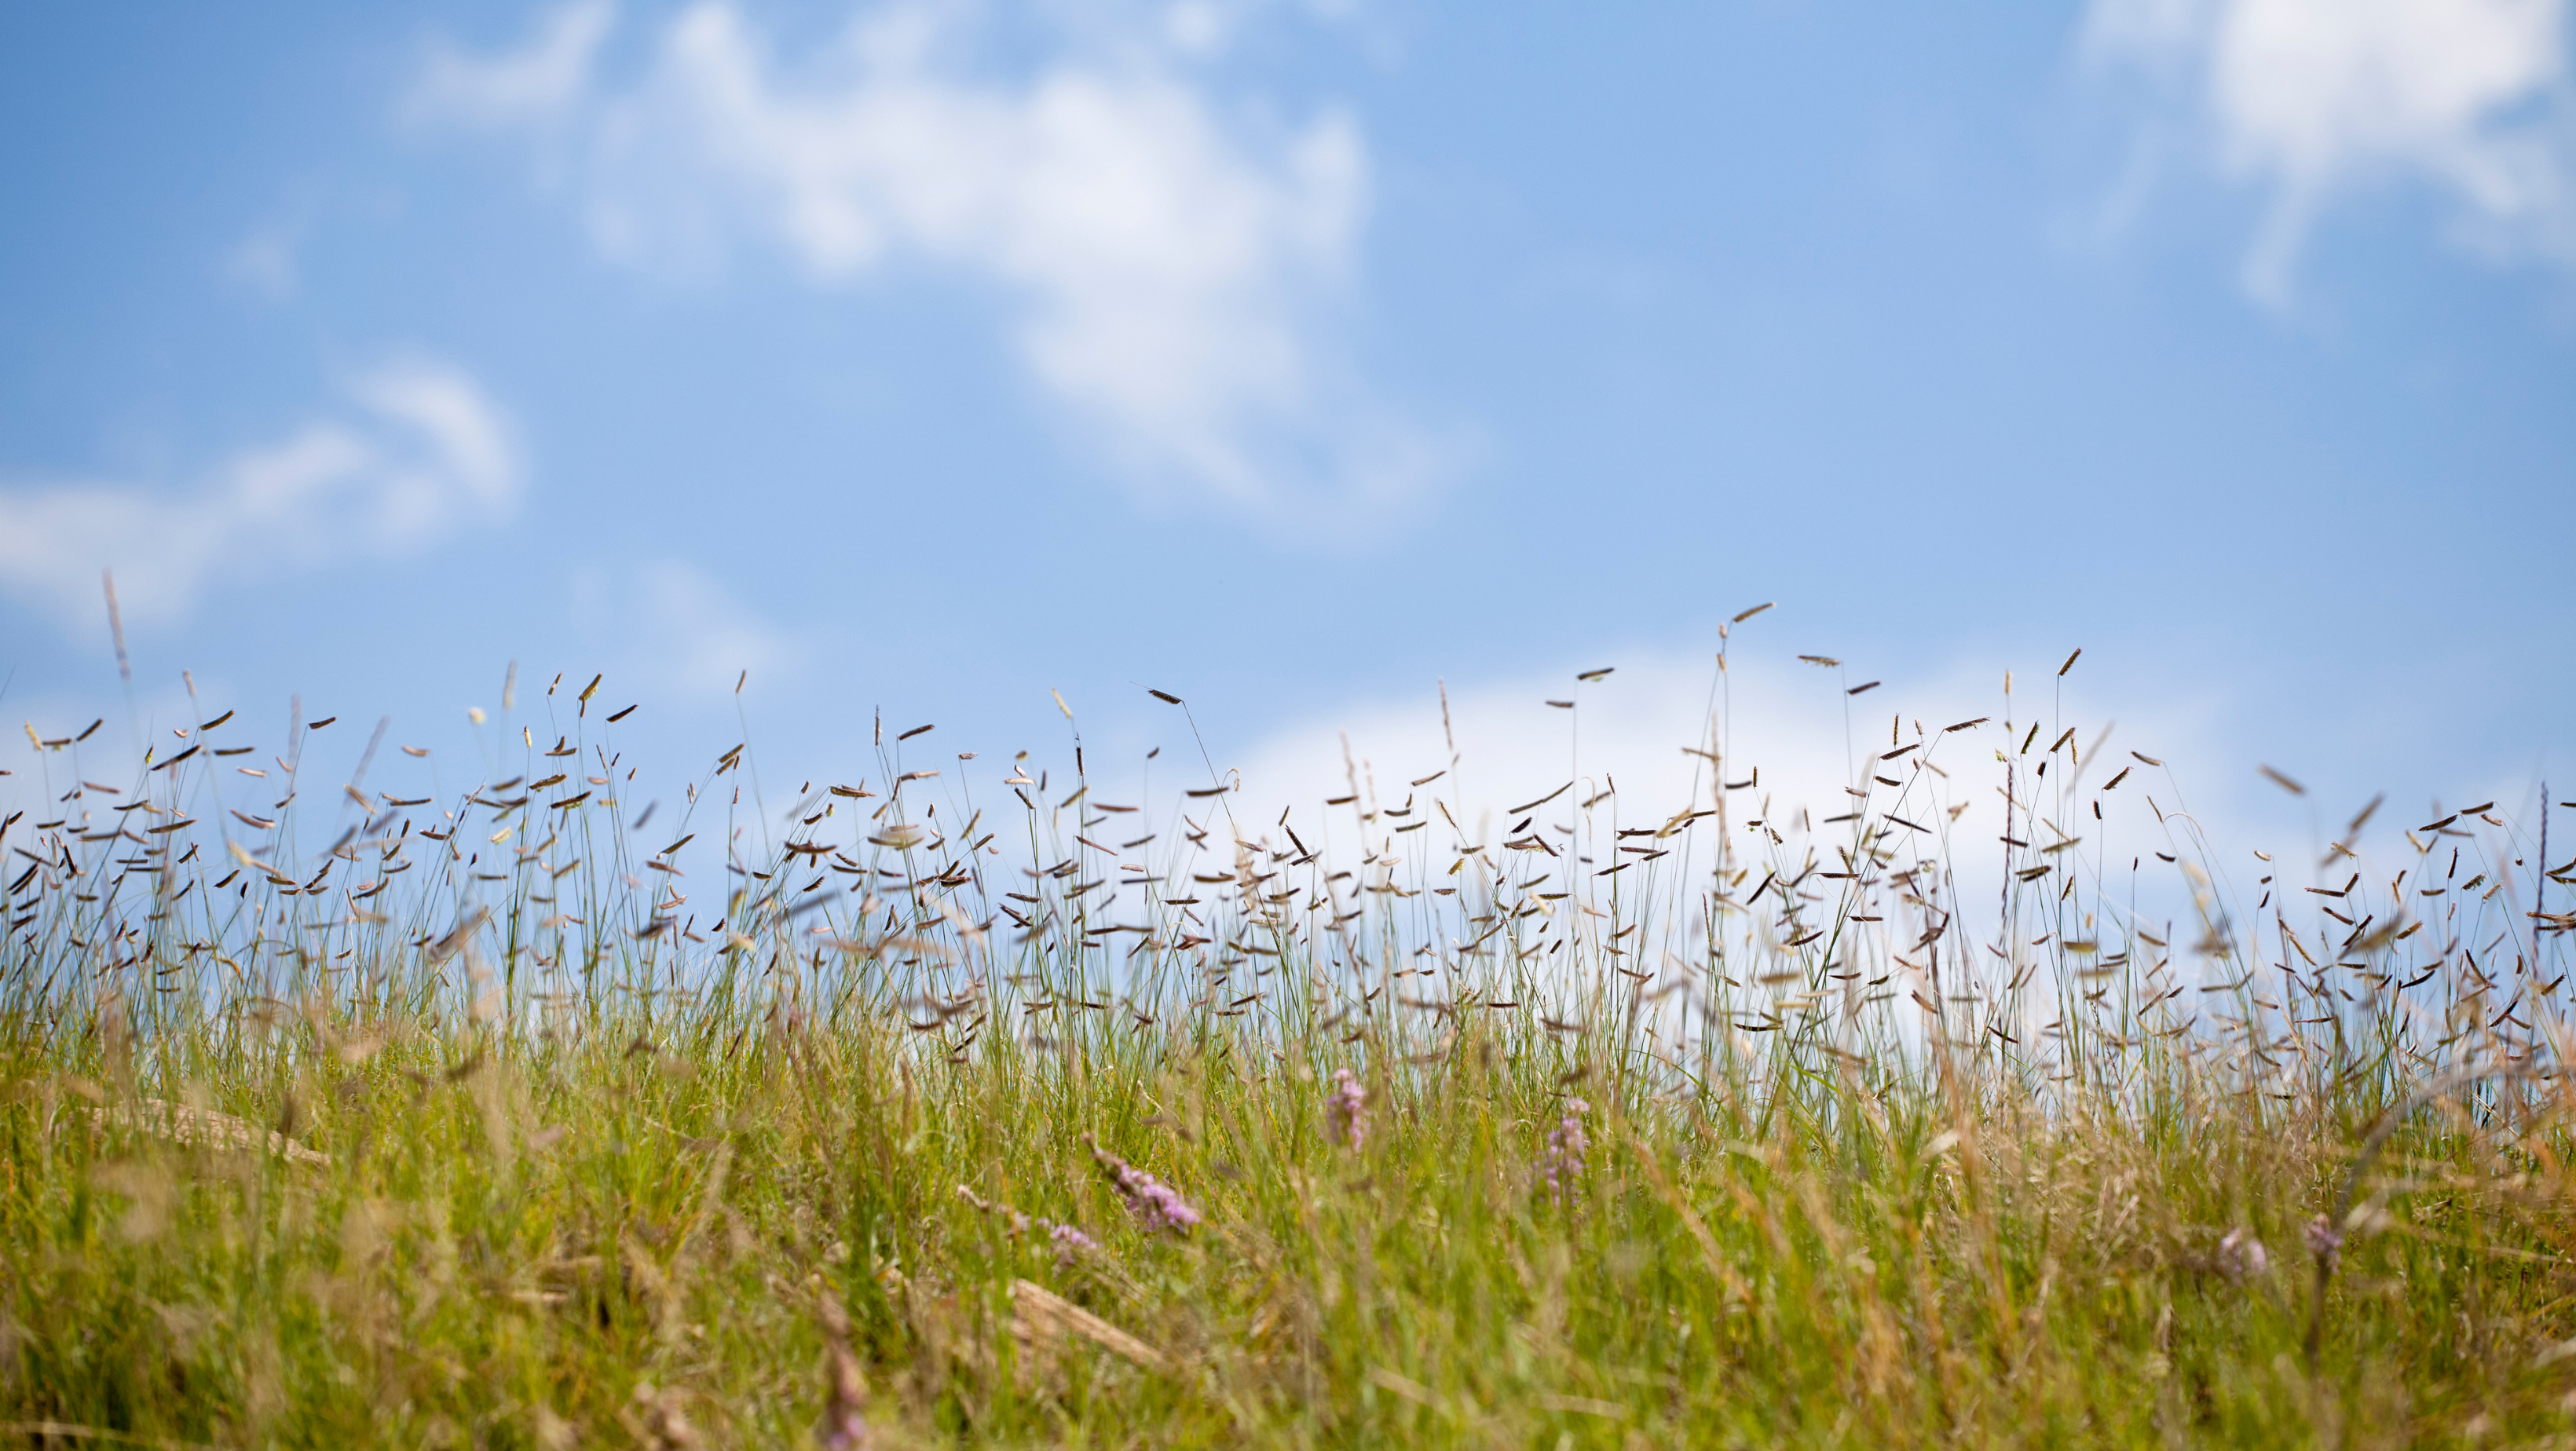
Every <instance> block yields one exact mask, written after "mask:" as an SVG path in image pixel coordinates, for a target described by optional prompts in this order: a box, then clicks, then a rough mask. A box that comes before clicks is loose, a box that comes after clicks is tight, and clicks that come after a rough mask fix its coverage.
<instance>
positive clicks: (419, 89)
mask: <svg viewBox="0 0 2576 1451" xmlns="http://www.w3.org/2000/svg"><path fill="white" fill-rule="evenodd" d="M616 19H617V10H616V7H615V6H614V5H612V4H611V3H609V0H573V3H571V4H568V5H565V6H563V7H562V8H561V9H558V10H556V11H555V12H554V13H553V14H552V15H550V16H548V17H547V18H546V20H545V22H544V23H543V24H542V25H540V26H539V27H538V28H537V31H536V33H535V34H534V35H532V36H530V37H529V39H528V43H527V44H526V46H524V47H523V48H521V49H519V50H517V51H513V52H511V53H510V54H508V55H502V56H488V57H486V56H469V55H466V54H464V53H463V52H461V51H459V50H457V49H456V48H455V47H453V46H451V45H448V44H447V43H445V42H443V41H441V42H437V43H434V44H433V46H432V47H431V50H430V54H429V60H428V63H427V64H426V65H424V66H423V67H422V69H421V74H420V79H419V80H418V81H417V82H416V83H415V84H414V85H413V87H412V92H411V96H410V99H409V101H408V103H407V106H406V109H407V111H408V112H409V114H410V116H411V118H412V119H413V120H415V121H425V122H436V123H441V124H448V125H461V126H474V127H483V128H502V127H510V126H526V125H531V124H539V123H544V122H548V121H553V120H556V119H558V118H560V117H562V116H563V115H564V114H565V113H566V112H568V111H569V110H571V109H572V107H573V106H574V105H575V104H576V103H578V102H579V101H581V100H582V99H583V97H584V94H585V93H586V92H587V90H588V88H589V84H590V72H591V64H592V61H593V60H594V58H595V57H596V56H597V54H598V52H599V46H600V42H602V41H604V40H606V39H607V38H608V32H609V29H610V27H611V26H612V25H613V24H614V23H615V22H616Z"/></svg>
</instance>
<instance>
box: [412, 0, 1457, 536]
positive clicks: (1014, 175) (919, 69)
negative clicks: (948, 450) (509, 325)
mask: <svg viewBox="0 0 2576 1451" xmlns="http://www.w3.org/2000/svg"><path fill="white" fill-rule="evenodd" d="M605 13H606V12H604V11H602V10H600V9H599V8H597V7H595V6H587V5H585V6H576V7H573V8H571V9H567V10H564V11H559V12H557V13H556V14H555V15H554V17H553V18H551V19H549V20H547V21H545V22H544V23H542V24H541V25H540V26H539V28H538V30H537V33H536V34H535V35H534V36H533V38H531V40H530V41H529V42H528V43H527V45H526V46H525V47H524V48H522V49H520V50H518V51H511V52H504V53H501V54H497V55H493V56H489V57H485V58H480V59H475V58H469V57H465V56H462V55H460V54H457V53H455V52H452V51H441V52H440V53H439V55H438V56H437V57H435V58H434V60H433V63H432V64H431V66H430V67H429V69H428V70H427V72H426V73H425V74H424V76H423V78H422V80H421V82H420V84H419V86H418V87H417V88H416V90H415V91H414V93H413V95H412V96H411V98H410V100H409V102H408V103H407V109H408V111H409V112H410V113H411V114H412V115H413V116H414V117H415V118H418V119H421V120H423V121H430V122H436V121H441V120H446V121H453V122H454V123H456V124H459V125H464V126H490V125H493V124H496V122H506V123H509V124H516V125H519V126H522V127H524V128H525V129H528V130H530V131H531V132H536V133H541V134H544V133H551V134H557V135H563V134H569V135H571V136H573V137H575V138H576V139H575V140H574V141H573V142H572V149H573V152H574V153H575V154H576V155H577V157H578V159H577V160H576V161H574V162H573V163H572V166H573V168H574V171H575V175H576V181H575V185H576V188H577V190H578V191H579V193H580V194H581V195H582V197H583V199H584V207H585V212H586V217H587V221H588V224H589V226H590V229H591V232H592V235H593V237H594V239H595V240H596V242H597V244H598V246H599V247H600V249H601V251H602V252H603V253H604V254H606V255H607V256H609V257H612V258H615V259H617V260H619V261H620V262H622V263H625V264H628V265H631V266H634V267H636V268H638V269H641V270H646V271H654V272H663V273H688V272H693V271H703V270H705V269H706V268H708V267H710V266H711V265H713V264H714V263H715V262H716V261H717V260H718V259H720V258H721V257H722V256H723V255H724V254H725V253H726V252H727V251H728V250H729V249H730V247H731V246H732V245H733V244H735V243H736V242H737V241H738V240H740V239H744V238H749V239H754V240H756V241H758V242H759V243H761V244H763V245H767V246H772V247H775V248H778V249H780V250H781V251H783V252H784V253H785V255H786V256H787V257H788V258H790V259H791V260H792V262H793V263H794V264H795V265H796V266H797V267H799V268H800V269H801V270H802V272H803V273H804V274H805V276H806V277H808V278H809V279H810V280H811V281H812V282H813V283H814V284H816V285H817V286H822V287H832V286H837V285H843V284H847V283H849V282H851V281H853V280H854V279H858V278H861V277H863V276H868V275H871V274H875V273H879V272H881V271H883V270H884V269H886V268H888V267H889V266H891V265H894V264H897V263H900V262H906V261H910V262H917V263H926V264H929V265H930V266H931V267H932V268H934V269H937V270H945V271H947V272H949V273H951V274H953V275H956V276H958V277H960V278H963V279H965V280H968V281H973V282H981V283H988V284H999V285H1000V286H1001V288H1002V289H1003V290H1004V292H1005V293H1006V294H1007V295H1008V296H1010V297H1011V298H1012V299H1014V311H1015V316H1014V318H1013V321H1012V323H1011V340H1012V343H1013V345H1014V347H1015V348H1016V350H1017V352H1018V354H1019V357H1020V359H1021V361H1022V362H1023V364H1024V365H1025V367H1026V368H1027V369H1028V371H1029V373H1030V375H1031V376H1032V377H1033V378H1034V379H1035V380H1036V382H1037V383H1038V384H1039V385H1040V387H1041V388H1042V390H1043V391H1044V393H1045V394H1046V395H1047V396H1048V397H1050V398H1051V399H1052V400H1054V401H1055V402H1056V403H1057V404H1058V405H1060V406H1061V407H1062V408H1063V409H1064V411H1065V413H1066V415H1067V416H1068V417H1069V418H1070V419H1071V420H1072V421H1073V422H1074V423H1075V424H1076V425H1077V426H1078V427H1079V428H1080V429H1081V430H1082V431H1083V432H1085V433H1086V434H1087V435H1088V436H1089V437H1090V438H1091V439H1092V440H1094V441H1095V442H1096V443H1098V444H1099V445H1100V446H1101V447H1103V448H1104V449H1105V450H1106V451H1107V452H1108V453H1109V454H1110V455H1111V456H1112V457H1113V458H1114V460H1115V461H1116V462H1117V463H1118V465H1120V466H1121V468H1122V469H1123V471H1124V472H1126V473H1127V474H1128V475H1129V476H1130V477H1132V478H1134V479H1136V480H1138V481H1140V482H1145V483H1148V484H1162V485H1178V486H1181V487H1183V488H1185V489H1188V490H1190V491H1193V492H1199V493H1206V494H1213V495H1216V496H1219V497H1222V498H1225V499H1228V500H1232V501H1234V502H1235V503H1237V504H1240V505H1246V506H1251V507H1254V508H1258V509H1266V510H1271V511H1274V512H1277V513H1281V514H1287V513H1290V512H1293V511H1292V510H1290V508H1289V507H1288V506H1291V505H1297V504H1311V503H1313V502H1316V501H1317V500H1319V499H1325V498H1329V499H1332V500H1335V501H1338V502H1345V503H1351V502H1359V503H1366V502H1385V501H1388V500H1392V499H1400V498H1402V497H1404V496H1406V495H1409V494H1411V493H1414V492H1415V491H1417V490H1419V489H1420V488H1421V487H1422V486H1423V485H1425V484H1426V483H1427V482H1429V481H1430V480H1431V479H1433V478H1434V477H1435V476H1437V475H1438V474H1439V473H1440V472H1442V470H1443V469H1444V467H1446V466H1447V464H1448V462H1449V451H1448V450H1447V449H1446V448H1445V447H1444V446H1443V445H1442V443H1441V442H1440V441H1439V440H1438V439H1436V438H1435V437H1433V436H1432V435H1431V434H1430V433H1428V432H1426V431H1425V430H1423V429H1422V428H1420V427H1418V426H1416V425H1414V424H1413V423H1411V422H1410V421H1408V420H1407V419H1405V418H1403V417H1401V416H1399V415H1397V414H1396V413H1394V412H1392V411H1390V410H1389V409H1387V408H1385V407H1384V406H1382V405H1380V404H1378V403H1376V402H1375V401H1373V399H1372V398H1371V397H1370V395H1369V393H1368V391H1367V390H1366V389H1365V388H1364V387H1362V386H1361V385H1360V383H1359V381H1358V380H1357V379H1356V378H1355V377H1354V376H1353V375H1352V371H1351V369H1350V368H1349V366H1348V364H1347V362H1346V361H1345V360H1344V358H1343V357H1342V356H1341V352H1340V350H1339V349H1338V348H1336V347H1335V346H1334V345H1333V341H1332V338H1331V336H1330V334H1331V332H1332V328H1331V318H1332V314H1333V312H1334V309H1335V306H1336V304H1337V303H1338V302H1339V301H1340V299H1341V298H1342V295H1343V292H1344V285H1345V284H1346V282H1347V281H1348V278H1349V276H1350V273H1351V271H1352V269H1353V266H1354V262H1355V257H1356V252H1357V248H1358V244H1359V240H1360V236H1361V233H1362V231H1363V228H1364V224H1365V220H1366V217H1367V212H1368V197H1369V165H1368V154H1367V147H1366V144H1365V142H1364V141H1363V139H1362V136H1361V133H1360V128H1359V126H1358V124H1357V123H1356V122H1355V121H1354V120H1353V119H1352V118H1351V117H1350V116H1349V115H1348V114H1346V113H1344V112H1341V111H1338V110H1333V109H1329V108H1328V109H1325V110H1322V111H1321V112H1319V113H1317V114H1315V115H1314V116H1313V117H1312V118H1311V119H1309V120H1308V121H1306V122H1305V123H1304V124H1303V125H1301V126H1298V127H1294V128H1290V129H1286V130H1272V129H1265V128H1263V127H1260V126H1257V125H1254V124H1252V123H1250V122H1247V121H1242V120H1241V119H1240V118H1238V117H1235V116H1233V115H1230V114H1229V113H1228V112H1227V110H1226V108H1225V107H1224V106H1222V105H1221V104H1220V103H1219V101H1218V100H1217V99H1216V98H1214V97H1213V96H1212V95H1211V94H1210V92H1209V90H1208V88H1207V86H1206V84H1205V83H1204V81H1203V80H1202V79H1201V78H1200V77H1199V76H1198V75H1197V74H1196V73H1195V72H1194V71H1193V70H1192V68H1191V66H1192V57H1193V56H1195V55H1197V54H1198V53H1199V52H1200V51H1202V50H1204V49H1206V48H1207V47H1209V46H1210V45H1212V44H1214V43H1215V42H1214V41H1212V40H1211V39H1210V38H1209V35H1208V33H1207V29H1208V27H1207V26H1204V25H1196V24H1182V23H1180V22H1177V21H1173V22H1170V23H1166V18H1162V17H1157V18H1153V19H1151V20H1150V21H1140V22H1139V23H1138V24H1137V25H1136V26H1133V27H1130V29H1129V30H1128V31H1126V32H1122V33H1121V34H1120V36H1119V38H1118V43H1116V44H1107V43H1102V42H1100V41H1099V39H1098V37H1097V36H1095V35H1092V34H1091V33H1090V30H1086V31H1085V37H1086V38H1084V39H1082V40H1080V41H1068V42H1067V43H1066V45H1065V47H1064V49H1063V50H1062V51H1061V53H1059V54H1058V55H1056V56H1055V57H1054V58H1052V59H1050V60H1049V61H1047V62H1046V63H1044V64H1042V65H1040V66H1038V67H1037V68H1035V70H1034V71H1033V72H1031V73H1029V74H1027V75H1025V76H1017V77H1013V76H1006V75H1001V74H997V73H995V72H993V71H992V70H991V69H990V68H986V67H979V66H978V65H977V64H976V61H975V57H974V55H973V51H974V42H975V41H976V39H977V34H976V31H975V28H974V27H973V26H972V25H971V24H970V23H969V22H968V21H967V20H966V19H964V18H961V17H962V14H963V12H961V11H960V10H959V9H958V8H956V7H946V6H932V5H905V4H898V5H894V6H891V7H888V8H885V9H881V10H877V11H874V12H871V13H868V14H865V15H863V16H861V17H859V18H858V19H857V20H855V21H854V22H853V23H852V24H851V25H850V26H849V27H848V28H847V29H846V30H844V31H843V32H841V33H840V34H839V35H838V36H837V37H835V38H834V39H833V40H831V41H830V42H829V43H826V44H824V45H821V46H819V47H818V48H816V49H815V50H814V51H812V52H811V53H807V54H801V55H796V56H792V57H784V58H782V57H781V56H779V55H777V54H776V53H775V49H774V47H772V46H771V45H770V44H769V43H768V42H767V41H766V40H765V38H764V37H763V36H761V35H760V34H759V33H757V32H756V30H755V29H754V27H753V26H752V25H751V24H750V23H749V22H748V21H746V20H745V18H744V17H743V15H742V14H741V13H740V12H739V11H738V10H737V9H735V8H734V7H733V6H731V5H728V4H722V3H706V4H699V5H695V6H693V7H691V8H689V9H688V10H686V11H684V12H682V13H681V14H680V15H678V16H677V17H676V18H674V19H673V20H672V21H671V22H670V23H669V24H668V26H667V27H666V28H664V29H663V30H662V31H661V32H660V34H659V36H658V38H657V40H656V42H655V44H654V45H653V47H652V50H651V59H650V61H649V62H648V63H647V64H646V65H645V67H644V68H643V69H642V71H641V72H640V73H639V74H637V75H635V76H633V77H629V78H626V79H624V80H623V81H621V82H618V83H615V84H611V83H608V82H606V81H604V80H603V79H602V78H601V77H600V76H598V75H597V74H595V73H594V69H593V66H592V64H591V62H592V59H593V57H594V56H595V55H596V53H597V50H598V46H599V43H600V39H601V37H602V36H603V35H604V34H605V29H606V24H607V22H606V20H605V18H604V17H605ZM1210 23H1211V24H1213V22H1210ZM1096 29H1097V27H1096V26H1095V27H1091V30H1096ZM539 78H542V80H540V79H539Z"/></svg>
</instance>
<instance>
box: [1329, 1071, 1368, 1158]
mask: <svg viewBox="0 0 2576 1451" xmlns="http://www.w3.org/2000/svg"><path fill="white" fill-rule="evenodd" d="M1324 1112H1325V1114H1326V1116H1327V1118H1328V1119H1329V1121H1330V1124H1331V1127H1330V1129H1329V1130H1328V1133H1329V1136H1330V1137H1331V1138H1332V1140H1333V1141H1334V1142H1335V1143H1339V1144H1347V1145H1349V1146H1350V1147H1351V1149H1352V1150H1353V1151H1357V1150H1358V1148H1359V1147H1360V1145H1361V1144H1362V1143H1364V1142H1366V1141H1367V1139H1368V1090H1367V1089H1365V1088H1362V1087H1361V1086H1360V1080H1359V1076H1358V1075H1357V1074H1355V1073H1353V1072H1351V1070H1349V1069H1347V1068H1337V1069H1335V1070H1333V1094H1332V1097H1330V1098H1328V1099H1326V1100H1324Z"/></svg>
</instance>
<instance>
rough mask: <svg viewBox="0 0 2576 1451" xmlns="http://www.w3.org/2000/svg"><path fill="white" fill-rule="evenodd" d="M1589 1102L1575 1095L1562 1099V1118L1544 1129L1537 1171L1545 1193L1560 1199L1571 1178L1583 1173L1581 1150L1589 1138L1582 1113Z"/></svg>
mask: <svg viewBox="0 0 2576 1451" xmlns="http://www.w3.org/2000/svg"><path fill="white" fill-rule="evenodd" d="M1591 1111H1592V1105H1590V1104H1588V1103H1585V1102H1584V1101H1583V1100H1582V1099H1579V1098H1569V1099H1567V1100H1566V1101H1565V1117H1564V1119H1563V1120H1562V1121H1560V1122H1559V1123H1558V1124H1557V1126H1556V1127H1555V1128H1552V1129H1550V1130H1548V1131H1547V1152H1546V1153H1545V1154H1543V1155H1541V1156H1540V1158H1539V1161H1538V1171H1539V1175H1540V1177H1542V1178H1544V1179H1546V1180H1547V1187H1548V1192H1549V1193H1551V1194H1554V1195H1555V1196H1556V1197H1557V1198H1559V1199H1563V1198H1564V1197H1565V1195H1566V1191H1568V1190H1569V1189H1571V1188H1572V1187H1573V1185H1574V1181H1575V1180H1576V1179H1578V1178H1580V1177H1581V1176H1582V1174H1583V1153H1584V1151H1585V1150H1586V1149H1589V1148H1591V1147H1592V1140H1591V1139H1590V1138H1589V1137H1587V1136H1586V1135H1585V1134H1584V1132H1583V1116H1584V1115H1585V1114H1586V1113H1589V1112H1591Z"/></svg>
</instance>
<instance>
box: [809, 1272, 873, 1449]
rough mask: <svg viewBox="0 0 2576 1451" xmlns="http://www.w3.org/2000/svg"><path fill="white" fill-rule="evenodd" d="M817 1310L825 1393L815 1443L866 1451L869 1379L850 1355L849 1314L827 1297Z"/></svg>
mask: <svg viewBox="0 0 2576 1451" xmlns="http://www.w3.org/2000/svg"><path fill="white" fill-rule="evenodd" d="M820 1308H821V1310H822V1315H823V1345H824V1351H825V1354H826V1356H827V1359H826V1362H825V1368H824V1376H825V1379H824V1385H825V1388H826V1391H827V1394H826V1395H825V1397H824V1401H823V1420H822V1423H821V1424H820V1425H817V1426H816V1427H815V1428H814V1443H815V1444H816V1445H817V1446H820V1447H821V1448H823V1451H866V1447H867V1445H868V1417H867V1403H868V1379H867V1377H866V1376H865V1375H862V1374H860V1372H859V1358H858V1357H857V1356H855V1355H853V1354H851V1353H850V1312H849V1311H848V1310H846V1309H844V1308H842V1305H841V1302H840V1301H838V1300H835V1299H832V1298H830V1297H828V1296H826V1297H825V1298H824V1299H823V1301H822V1304H821V1306H820Z"/></svg>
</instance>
